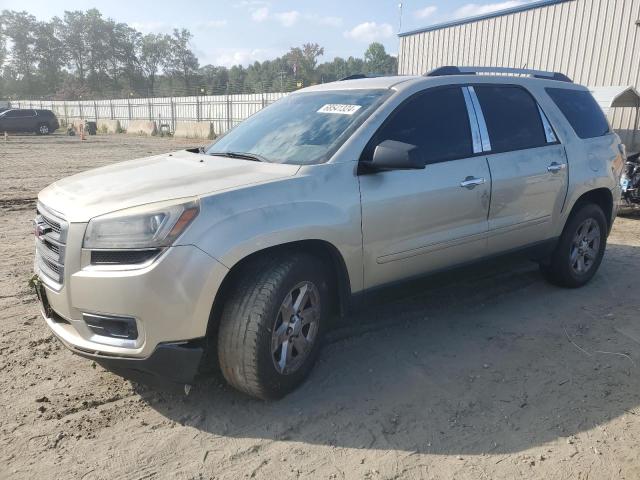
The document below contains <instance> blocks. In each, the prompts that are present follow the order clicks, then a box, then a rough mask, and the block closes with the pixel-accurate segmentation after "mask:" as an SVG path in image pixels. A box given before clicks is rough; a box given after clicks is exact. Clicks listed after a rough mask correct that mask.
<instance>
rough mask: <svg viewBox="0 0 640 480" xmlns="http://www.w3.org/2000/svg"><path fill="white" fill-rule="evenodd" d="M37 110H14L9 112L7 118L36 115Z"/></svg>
mask: <svg viewBox="0 0 640 480" xmlns="http://www.w3.org/2000/svg"><path fill="white" fill-rule="evenodd" d="M35 115H36V112H35V111H34V110H14V111H12V112H8V113H7V118H25V117H35Z"/></svg>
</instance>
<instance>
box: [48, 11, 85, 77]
mask: <svg viewBox="0 0 640 480" xmlns="http://www.w3.org/2000/svg"><path fill="white" fill-rule="evenodd" d="M54 22H58V23H59V24H60V32H61V36H62V41H63V42H64V44H65V47H66V48H67V53H68V57H69V66H70V67H71V68H72V69H73V70H74V71H75V73H76V76H77V78H78V80H79V81H80V84H83V83H84V81H85V78H86V72H87V55H88V27H87V21H86V16H85V14H84V12H81V11H78V10H76V11H73V12H64V18H63V19H62V20H60V19H58V18H54Z"/></svg>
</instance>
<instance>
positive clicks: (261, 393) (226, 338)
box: [218, 253, 331, 399]
mask: <svg viewBox="0 0 640 480" xmlns="http://www.w3.org/2000/svg"><path fill="white" fill-rule="evenodd" d="M327 278H328V275H327V273H326V269H325V267H324V265H323V264H322V263H321V262H319V261H318V260H317V259H316V258H314V257H312V256H310V255H307V254H303V253H293V254H289V255H278V256H275V257H272V258H262V259H259V260H257V261H255V262H252V264H251V265H248V266H247V267H245V268H243V269H242V270H241V271H239V272H237V276H236V279H235V284H234V285H233V287H232V288H231V289H230V291H229V294H228V297H227V300H226V302H225V305H224V307H223V310H222V314H221V318H220V330H219V333H218V361H219V363H220V369H221V371H222V374H223V376H224V378H225V379H226V380H227V382H228V383H229V384H230V385H231V386H233V387H235V388H236V389H238V390H240V391H242V392H244V393H246V394H248V395H251V396H253V397H257V398H261V399H276V398H281V397H283V396H285V395H286V394H287V393H289V392H291V391H292V390H294V389H295V388H296V387H297V386H298V385H300V384H301V383H302V382H303V381H304V380H305V378H306V377H307V376H308V374H309V372H310V371H311V369H312V368H313V365H314V363H315V360H316V357H317V355H318V351H319V347H320V343H321V339H322V334H323V333H324V330H325V326H326V323H327V321H326V320H327V314H328V313H329V312H328V310H329V306H330V305H331V301H330V300H331V299H330V294H329V286H328V283H327ZM285 342H286V344H285ZM283 355H284V358H283Z"/></svg>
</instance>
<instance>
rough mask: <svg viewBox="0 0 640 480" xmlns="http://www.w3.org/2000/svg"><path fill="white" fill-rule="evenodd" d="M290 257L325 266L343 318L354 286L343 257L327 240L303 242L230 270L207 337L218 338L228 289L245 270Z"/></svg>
mask: <svg viewBox="0 0 640 480" xmlns="http://www.w3.org/2000/svg"><path fill="white" fill-rule="evenodd" d="M285 253H286V254H291V253H306V254H309V255H312V256H314V257H316V258H318V259H319V260H320V261H321V262H322V263H323V264H324V265H327V266H328V268H329V272H330V273H329V274H330V277H331V278H330V281H331V283H330V287H331V289H332V291H333V293H334V295H333V297H334V299H335V304H334V305H333V306H332V307H333V310H334V313H338V314H340V315H342V314H344V313H345V311H346V309H347V308H348V305H349V300H350V297H351V284H350V281H349V273H348V271H347V267H346V264H345V262H344V259H343V258H342V255H341V254H340V252H339V251H338V249H337V248H336V247H335V246H334V245H332V244H331V243H329V242H327V241H324V240H301V241H297V242H290V243H285V244H281V245H276V246H273V247H269V248H265V249H264V250H259V251H257V252H254V253H252V254H250V255H248V256H246V257H245V258H243V259H242V260H240V261H239V262H237V263H236V264H235V265H233V266H232V267H231V269H230V270H229V272H228V273H227V275H226V276H225V278H224V279H223V281H222V284H221V285H220V288H219V289H218V292H217V293H216V295H215V298H214V299H213V306H212V308H211V314H210V316H209V325H208V328H207V337H209V338H215V336H216V335H217V329H218V323H219V319H220V314H221V313H222V308H223V306H224V303H225V299H226V298H227V296H228V292H229V289H230V288H232V287H233V286H234V284H235V282H236V281H237V280H238V279H239V278H240V277H241V276H242V274H243V272H244V271H245V270H246V268H247V267H248V266H249V265H251V264H253V263H254V262H258V261H260V260H262V259H264V258H272V257H274V256H277V255H282V254H285Z"/></svg>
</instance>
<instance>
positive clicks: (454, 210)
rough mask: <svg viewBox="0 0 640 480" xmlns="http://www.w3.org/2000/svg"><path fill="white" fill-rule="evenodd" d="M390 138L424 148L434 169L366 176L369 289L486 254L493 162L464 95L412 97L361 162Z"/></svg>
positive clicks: (437, 91)
mask: <svg viewBox="0 0 640 480" xmlns="http://www.w3.org/2000/svg"><path fill="white" fill-rule="evenodd" d="M474 120H475V119H474ZM385 140H396V141H400V142H405V143H409V144H412V145H417V146H418V147H419V149H420V151H421V152H422V154H423V156H424V158H425V160H426V162H427V166H426V168H425V169H424V170H404V171H386V172H377V173H369V174H364V175H361V176H360V177H359V179H360V190H361V198H362V234H363V248H364V282H365V288H371V287H375V286H378V285H382V284H385V283H390V282H393V281H395V280H399V279H404V278H409V277H411V276H417V275H420V274H423V273H426V272H430V271H434V270H438V269H441V268H444V267H448V266H451V265H455V264H458V263H463V262H466V261H469V260H472V259H476V258H478V257H481V256H483V255H485V254H486V249H487V240H486V237H487V230H488V223H487V215H488V211H489V202H490V193H491V175H490V172H489V167H488V165H487V160H486V157H484V156H482V155H480V156H476V155H475V154H474V146H473V142H472V135H471V123H470V117H469V112H468V110H467V108H466V103H465V97H464V95H463V91H462V89H461V88H460V87H446V88H434V89H429V90H426V91H424V92H421V93H419V94H417V95H415V96H413V97H411V98H410V99H408V100H407V101H406V102H404V103H403V104H402V105H401V106H400V107H398V108H397V109H396V111H395V112H394V113H393V114H392V115H391V116H390V118H389V119H388V120H387V122H386V123H385V124H384V125H383V126H382V127H381V129H380V130H379V131H378V132H377V133H376V135H375V136H374V138H373V139H372V141H371V143H370V145H369V146H368V147H367V149H366V150H365V152H364V153H363V159H362V161H367V160H368V159H370V157H371V155H372V153H373V150H374V148H375V146H376V145H378V144H380V143H381V142H382V141H385ZM367 157H368V158H367Z"/></svg>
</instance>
